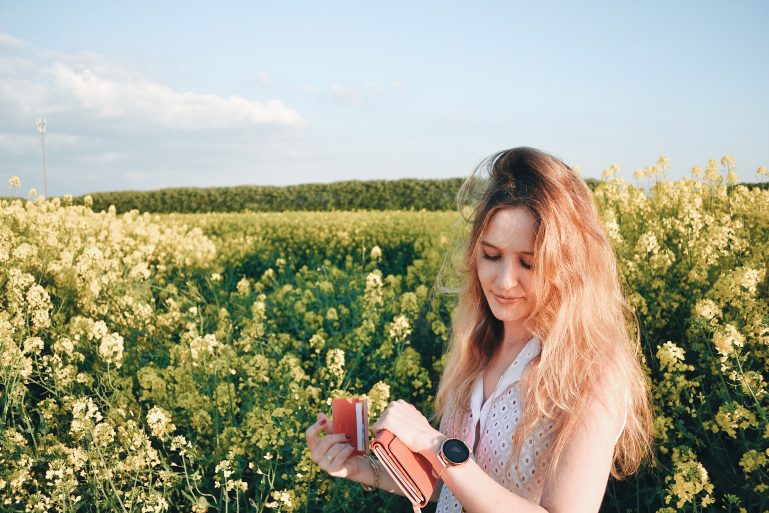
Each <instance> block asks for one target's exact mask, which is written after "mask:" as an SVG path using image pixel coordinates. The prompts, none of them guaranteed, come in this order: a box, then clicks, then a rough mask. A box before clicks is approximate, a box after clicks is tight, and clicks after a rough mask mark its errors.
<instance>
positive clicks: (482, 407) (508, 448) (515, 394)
mask: <svg viewBox="0 0 769 513" xmlns="http://www.w3.org/2000/svg"><path fill="white" fill-rule="evenodd" d="M540 350H541V345H540V341H539V339H538V338H537V337H533V338H531V339H530V340H529V341H528V342H527V343H526V345H525V346H524V347H523V349H522V350H521V352H520V353H519V354H518V356H517V357H516V358H515V360H513V363H511V364H510V366H509V367H508V368H507V369H505V371H504V372H503V373H502V376H500V378H499V381H498V382H497V386H496V388H495V389H494V392H492V394H491V395H490V396H489V398H488V399H487V400H486V402H485V403H484V402H483V373H481V375H480V376H479V377H478V379H477V380H476V382H475V384H474V385H473V390H472V395H471V398H470V406H471V410H472V411H471V413H470V414H469V415H468V416H467V418H464V419H461V418H459V419H456V418H455V419H451V420H449V417H450V415H444V416H443V418H442V420H441V426H440V431H441V432H443V433H445V432H446V431H445V428H446V427H448V422H460V423H461V424H460V429H459V430H457V431H455V432H459V433H462V435H461V436H460V437H459V438H461V439H462V440H464V442H465V443H466V444H467V445H468V447H473V444H474V442H475V431H476V425H477V424H478V423H479V422H480V438H479V439H478V446H477V447H474V448H473V457H474V459H475V461H476V463H477V464H478V465H479V466H480V467H481V468H482V469H483V470H484V471H485V472H486V473H487V474H489V476H491V477H492V478H493V479H494V480H495V481H497V482H498V483H500V484H501V485H502V486H504V487H505V488H507V489H508V490H510V491H511V492H513V493H515V494H517V495H520V496H521V497H524V498H525V499H528V500H529V501H531V502H533V503H535V504H539V501H540V498H541V496H542V491H543V488H544V483H543V481H542V478H541V477H540V474H541V472H539V469H540V467H541V465H537V461H536V460H537V457H538V456H539V454H541V453H542V452H543V449H545V448H547V447H548V446H549V445H550V437H549V436H547V435H543V431H541V430H538V431H535V432H534V433H532V435H531V436H529V437H527V438H526V439H525V441H524V444H523V447H522V448H521V455H520V458H519V460H518V462H517V464H516V463H515V462H514V463H513V464H512V465H511V466H510V470H509V472H508V473H506V474H505V465H506V463H507V462H508V461H509V460H510V458H511V457H512V440H513V434H514V433H515V429H516V427H517V426H518V423H519V421H520V420H521V417H522V408H521V398H520V385H519V381H520V379H521V375H522V374H523V371H524V369H525V368H526V366H527V365H528V364H529V362H531V361H532V360H533V359H534V358H536V357H537V355H539V352H540ZM623 429H624V425H623ZM620 434H622V431H620ZM617 440H619V436H617ZM615 444H616V441H615ZM435 511H436V513H455V512H456V513H459V512H460V511H462V506H461V505H460V504H459V502H458V501H457V499H456V498H455V497H454V494H453V493H451V490H449V488H448V487H447V486H446V485H445V484H444V485H443V488H442V489H441V494H440V498H439V499H438V506H437V508H436V510H435Z"/></svg>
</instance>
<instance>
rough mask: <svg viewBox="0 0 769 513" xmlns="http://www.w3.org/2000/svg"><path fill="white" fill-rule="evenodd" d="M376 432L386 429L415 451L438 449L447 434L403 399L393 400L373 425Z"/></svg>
mask: <svg viewBox="0 0 769 513" xmlns="http://www.w3.org/2000/svg"><path fill="white" fill-rule="evenodd" d="M371 429H372V430H373V431H374V433H378V432H379V431H381V430H382V429H386V430H388V431H389V432H391V433H392V434H394V435H395V436H396V437H398V439H400V441H401V442H403V443H404V445H406V447H408V448H409V449H411V450H412V451H413V452H424V451H426V450H433V451H435V450H437V447H439V446H440V442H441V441H442V440H443V439H444V438H445V436H444V435H443V434H442V433H441V432H440V431H438V430H436V429H435V428H433V427H432V426H431V425H430V422H429V421H428V420H427V418H425V416H424V415H422V414H421V413H420V411H419V410H417V409H416V407H414V405H412V404H409V403H407V402H406V401H404V400H403V399H398V400H397V401H392V402H391V403H390V404H388V405H387V408H386V409H385V411H384V412H382V416H381V417H379V420H377V421H376V422H375V423H374V425H373V426H372V427H371Z"/></svg>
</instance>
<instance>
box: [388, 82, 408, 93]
mask: <svg viewBox="0 0 769 513" xmlns="http://www.w3.org/2000/svg"><path fill="white" fill-rule="evenodd" d="M390 85H392V86H393V87H394V88H395V89H397V90H399V91H405V90H406V84H404V83H403V82H401V81H400V80H393V81H392V82H390Z"/></svg>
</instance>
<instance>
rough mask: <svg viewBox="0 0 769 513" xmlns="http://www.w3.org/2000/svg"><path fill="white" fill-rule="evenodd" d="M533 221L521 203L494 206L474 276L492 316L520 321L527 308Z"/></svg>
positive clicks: (530, 297)
mask: <svg viewBox="0 0 769 513" xmlns="http://www.w3.org/2000/svg"><path fill="white" fill-rule="evenodd" d="M535 228H536V226H535V222H534V218H533V217H532V215H531V214H530V213H529V211H528V210H527V209H525V208H523V207H515V208H505V209H502V210H497V211H496V212H495V213H494V214H493V215H492V217H491V219H490V221H489V225H488V227H487V229H486V233H484V234H483V235H482V236H481V240H480V247H479V249H478V253H477V255H476V264H477V267H478V279H479V280H480V283H481V287H482V288H483V293H484V294H485V296H486V301H488V303H489V307H490V308H491V311H492V312H493V313H494V317H496V318H497V319H499V320H500V321H503V322H513V323H515V322H522V321H523V320H524V319H526V317H528V315H529V313H530V312H531V308H532V304H533V300H534V295H533V291H532V290H531V283H532V273H533V270H532V268H531V267H532V263H533V256H534V253H533V251H534V236H535Z"/></svg>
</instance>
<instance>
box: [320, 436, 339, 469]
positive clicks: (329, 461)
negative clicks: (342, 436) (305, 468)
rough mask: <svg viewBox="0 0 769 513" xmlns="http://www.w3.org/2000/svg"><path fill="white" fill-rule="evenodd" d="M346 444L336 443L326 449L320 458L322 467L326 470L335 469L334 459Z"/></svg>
mask: <svg viewBox="0 0 769 513" xmlns="http://www.w3.org/2000/svg"><path fill="white" fill-rule="evenodd" d="M344 446H345V444H341V443H339V444H334V445H333V446H332V447H330V448H329V449H328V451H326V452H325V453H324V454H323V456H322V457H321V460H320V468H322V469H323V470H325V471H326V472H329V471H333V469H334V468H335V467H334V459H335V458H336V457H337V455H338V454H339V453H340V452H341V451H342V449H344Z"/></svg>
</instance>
